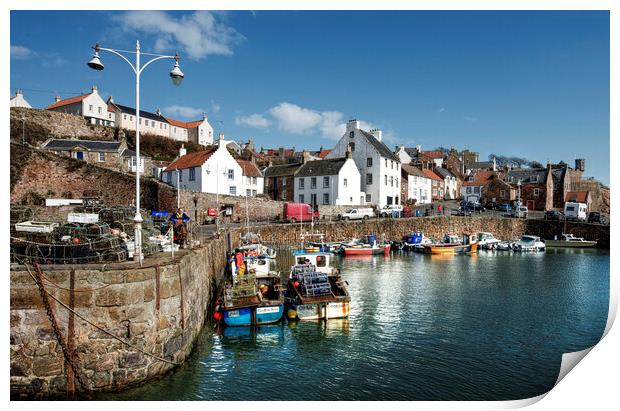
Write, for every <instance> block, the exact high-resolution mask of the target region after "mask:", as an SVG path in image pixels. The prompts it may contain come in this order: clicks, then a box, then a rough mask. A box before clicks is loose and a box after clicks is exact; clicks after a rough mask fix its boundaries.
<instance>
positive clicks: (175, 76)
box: [170, 53, 185, 86]
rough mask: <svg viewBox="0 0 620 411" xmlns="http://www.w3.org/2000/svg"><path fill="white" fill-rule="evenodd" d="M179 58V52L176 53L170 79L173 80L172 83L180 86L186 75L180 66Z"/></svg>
mask: <svg viewBox="0 0 620 411" xmlns="http://www.w3.org/2000/svg"><path fill="white" fill-rule="evenodd" d="M179 59H180V57H179V53H176V54H175V55H174V60H175V61H174V67H172V70H171V71H170V79H171V80H172V84H174V85H175V86H180V85H181V82H182V81H183V78H184V77H185V75H184V74H183V72H182V71H181V68H180V67H179Z"/></svg>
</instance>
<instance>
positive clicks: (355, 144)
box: [325, 120, 400, 207]
mask: <svg viewBox="0 0 620 411" xmlns="http://www.w3.org/2000/svg"><path fill="white" fill-rule="evenodd" d="M381 140H382V133H381V130H371V131H370V132H367V131H364V130H361V129H360V128H359V121H357V120H350V121H349V122H348V123H347V128H346V132H345V134H344V135H343V136H342V138H341V139H340V140H339V141H338V143H337V144H336V146H335V147H334V149H333V150H332V151H331V152H330V153H329V154H328V155H327V156H326V157H325V158H326V159H330V158H331V159H333V158H341V157H345V155H346V153H347V151H348V150H350V151H351V155H352V158H353V161H354V162H355V165H356V166H357V170H358V171H359V173H360V180H361V184H360V189H359V191H362V192H364V193H365V195H366V199H365V202H366V203H372V204H376V205H378V206H379V207H383V206H385V205H387V204H400V187H399V181H400V161H399V160H398V158H396V156H395V155H394V153H392V151H390V149H389V148H388V147H387V146H386V145H385V143H383V141H381Z"/></svg>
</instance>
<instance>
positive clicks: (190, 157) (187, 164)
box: [165, 147, 217, 171]
mask: <svg viewBox="0 0 620 411" xmlns="http://www.w3.org/2000/svg"><path fill="white" fill-rule="evenodd" d="M216 150H217V147H211V148H210V149H207V150H203V151H196V152H194V153H189V154H185V155H184V156H181V157H179V158H177V159H176V160H174V161H173V162H172V163H171V164H170V165H169V166H168V167H166V170H165V171H174V170H183V169H186V168H192V167H200V166H201V165H203V164H204V163H205V162H206V161H207V160H208V159H209V157H211V155H213V153H215V151H216Z"/></svg>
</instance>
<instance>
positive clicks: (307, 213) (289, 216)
mask: <svg viewBox="0 0 620 411" xmlns="http://www.w3.org/2000/svg"><path fill="white" fill-rule="evenodd" d="M318 219H319V210H314V209H313V208H312V207H311V206H309V205H308V204H303V203H284V214H283V220H284V221H289V222H291V223H296V222H299V221H312V220H314V221H318Z"/></svg>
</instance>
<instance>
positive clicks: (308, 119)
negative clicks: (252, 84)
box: [235, 102, 396, 142]
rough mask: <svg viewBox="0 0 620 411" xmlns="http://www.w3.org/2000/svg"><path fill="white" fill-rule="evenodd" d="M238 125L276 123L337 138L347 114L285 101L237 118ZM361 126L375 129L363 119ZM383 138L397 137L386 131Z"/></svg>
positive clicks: (299, 131)
mask: <svg viewBox="0 0 620 411" xmlns="http://www.w3.org/2000/svg"><path fill="white" fill-rule="evenodd" d="M235 122H236V124H238V125H246V126H250V127H254V128H267V127H269V126H271V125H274V126H275V127H277V128H278V129H279V130H281V131H284V132H287V133H290V134H301V135H304V134H318V135H320V136H322V137H324V138H328V139H331V140H338V139H339V138H341V137H342V135H343V134H344V132H345V130H346V122H345V120H344V114H343V113H341V112H339V111H318V110H313V109H309V108H304V107H300V106H298V105H296V104H292V103H287V102H283V103H280V104H278V105H277V106H274V107H271V108H270V109H268V110H267V111H266V112H265V114H252V115H249V116H245V117H237V118H236V119H235ZM360 128H361V129H363V130H372V129H375V128H379V127H377V126H376V125H374V124H372V123H369V122H366V121H360ZM383 138H384V139H385V140H388V141H390V142H393V141H395V140H396V138H395V136H394V135H393V133H391V132H387V133H386V132H384V133H383Z"/></svg>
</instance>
